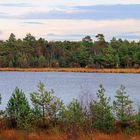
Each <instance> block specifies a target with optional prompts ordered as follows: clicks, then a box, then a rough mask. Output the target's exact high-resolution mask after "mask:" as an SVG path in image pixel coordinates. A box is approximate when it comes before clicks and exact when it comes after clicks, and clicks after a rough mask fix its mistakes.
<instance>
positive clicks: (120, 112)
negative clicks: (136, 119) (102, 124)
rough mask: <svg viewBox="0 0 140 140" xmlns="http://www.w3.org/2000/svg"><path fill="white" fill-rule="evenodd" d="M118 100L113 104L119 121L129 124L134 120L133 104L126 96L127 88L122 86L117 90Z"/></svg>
mask: <svg viewBox="0 0 140 140" xmlns="http://www.w3.org/2000/svg"><path fill="white" fill-rule="evenodd" d="M116 93H117V95H116V96H115V98H116V100H115V101H114V102H113V107H114V112H115V115H116V117H117V120H118V121H122V122H127V121H131V120H132V119H133V115H134V114H133V113H134V110H133V106H132V104H133V102H132V101H131V100H130V99H129V96H128V95H126V91H125V87H124V86H123V85H121V87H120V89H118V90H117V92H116Z"/></svg>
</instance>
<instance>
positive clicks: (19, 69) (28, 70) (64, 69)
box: [0, 68, 140, 73]
mask: <svg viewBox="0 0 140 140" xmlns="http://www.w3.org/2000/svg"><path fill="white" fill-rule="evenodd" d="M0 71H18V72H85V73H140V69H91V68H0Z"/></svg>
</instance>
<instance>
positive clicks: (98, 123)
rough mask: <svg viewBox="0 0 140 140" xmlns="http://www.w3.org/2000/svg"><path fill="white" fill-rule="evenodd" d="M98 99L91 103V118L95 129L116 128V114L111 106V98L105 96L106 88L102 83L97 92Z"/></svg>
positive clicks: (110, 129)
mask: <svg viewBox="0 0 140 140" xmlns="http://www.w3.org/2000/svg"><path fill="white" fill-rule="evenodd" d="M97 98H98V99H97V101H94V100H93V101H91V103H90V118H91V124H92V127H93V128H94V129H97V130H100V131H103V132H111V131H113V130H114V121H115V119H114V116H113V113H112V107H111V106H110V98H106V97H105V89H104V88H103V86H102V85H100V88H99V90H98V92H97Z"/></svg>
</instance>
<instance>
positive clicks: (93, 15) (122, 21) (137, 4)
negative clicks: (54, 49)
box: [0, 0, 140, 41]
mask: <svg viewBox="0 0 140 140" xmlns="http://www.w3.org/2000/svg"><path fill="white" fill-rule="evenodd" d="M10 33H14V34H15V35H16V37H17V38H23V37H25V35H26V34H27V33H31V34H32V35H34V36H35V37H36V38H39V37H43V38H45V39H47V40H49V41H55V40H81V39H82V38H83V37H84V36H86V35H90V36H91V37H92V38H93V39H94V38H95V36H96V34H98V33H102V34H104V35H105V38H106V40H111V39H112V37H116V38H122V39H128V40H135V41H138V40H140V0H115V1H111V0H14V1H11V0H0V40H2V39H4V40H5V39H8V37H9V35H10Z"/></svg>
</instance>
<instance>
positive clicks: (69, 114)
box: [61, 99, 84, 124]
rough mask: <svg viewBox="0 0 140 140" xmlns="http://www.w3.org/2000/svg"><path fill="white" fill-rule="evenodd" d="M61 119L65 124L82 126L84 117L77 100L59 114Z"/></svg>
mask: <svg viewBox="0 0 140 140" xmlns="http://www.w3.org/2000/svg"><path fill="white" fill-rule="evenodd" d="M61 119H62V121H63V122H65V123H66V124H72V123H75V124H82V122H83V119H84V116H83V109H82V107H81V105H80V103H79V102H78V100H76V99H73V101H71V103H70V104H69V105H68V106H67V107H66V108H64V109H63V111H62V112H61Z"/></svg>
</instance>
